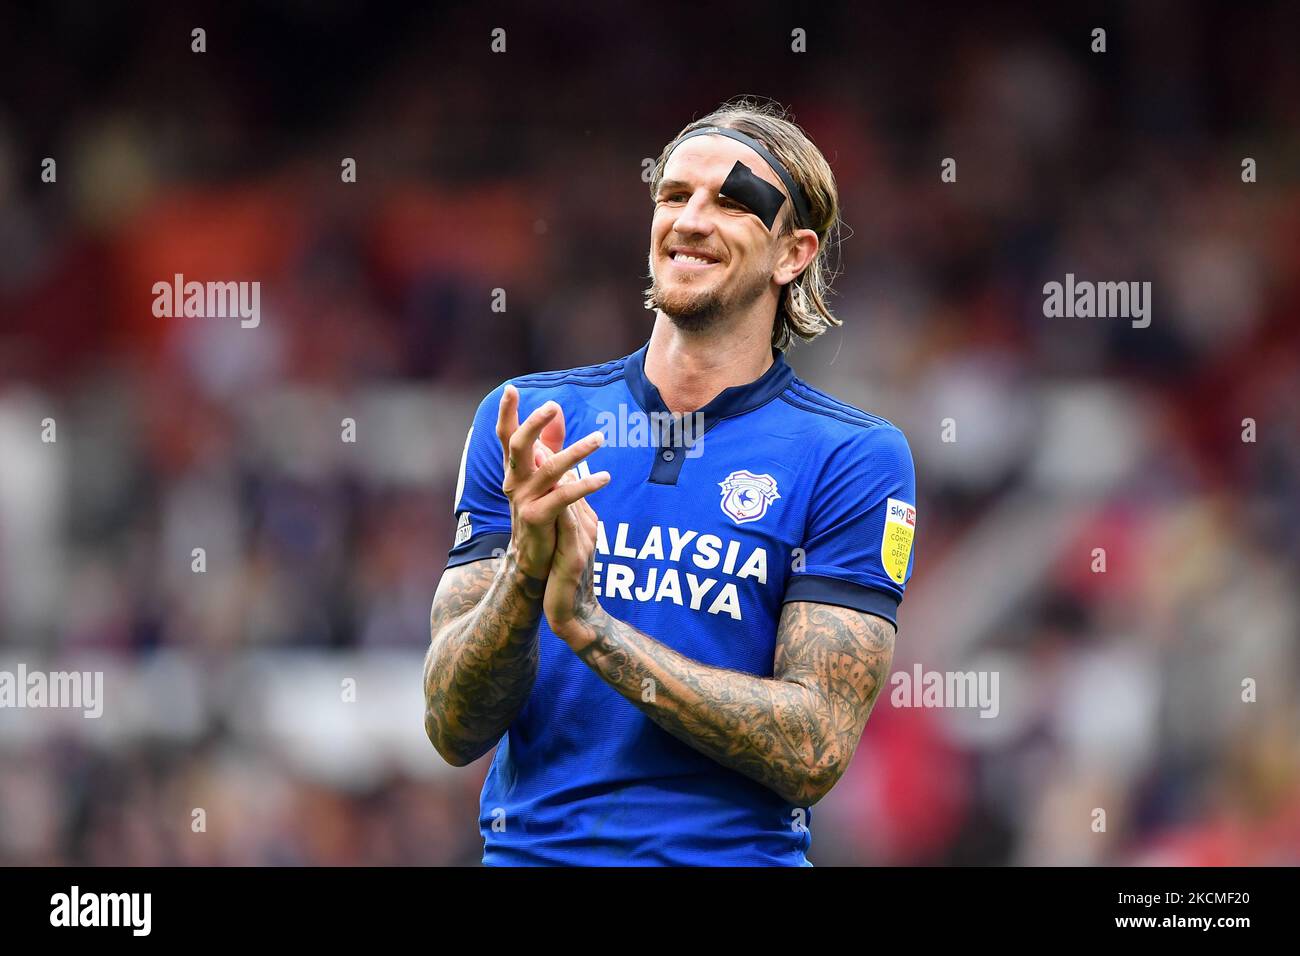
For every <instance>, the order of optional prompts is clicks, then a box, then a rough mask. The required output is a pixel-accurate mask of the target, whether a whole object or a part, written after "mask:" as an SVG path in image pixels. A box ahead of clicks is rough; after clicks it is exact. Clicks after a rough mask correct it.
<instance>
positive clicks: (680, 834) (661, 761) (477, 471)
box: [447, 346, 916, 866]
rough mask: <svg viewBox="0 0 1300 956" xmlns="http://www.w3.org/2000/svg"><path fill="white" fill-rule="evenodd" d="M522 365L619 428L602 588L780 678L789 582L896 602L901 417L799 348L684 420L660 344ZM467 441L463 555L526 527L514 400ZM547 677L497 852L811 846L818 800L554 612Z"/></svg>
mask: <svg viewBox="0 0 1300 956" xmlns="http://www.w3.org/2000/svg"><path fill="white" fill-rule="evenodd" d="M647 347H648V346H643V347H642V348H641V349H640V350H638V351H637V352H634V353H633V354H631V355H629V356H626V357H624V358H621V359H618V360H617V361H613V362H607V363H605V364H603V365H593V366H589V367H586V368H578V369H570V370H568V371H563V372H545V373H541V374H536V375H525V376H522V377H520V378H515V379H511V382H512V383H513V384H514V385H515V387H516V388H517V389H518V390H519V396H520V405H519V420H520V421H521V422H522V421H523V420H524V419H525V418H526V417H527V415H529V414H530V413H531V412H532V411H533V410H535V409H536V408H538V407H539V406H541V405H542V404H543V403H545V402H546V401H547V400H549V399H553V400H554V401H556V402H558V403H559V405H560V407H561V408H562V409H563V410H564V418H565V422H566V432H567V435H568V440H570V441H572V440H574V439H577V438H579V437H581V436H583V435H586V434H589V433H590V432H593V431H596V430H600V431H602V432H604V436H605V439H606V443H605V445H604V446H602V447H601V448H599V449H597V450H596V451H595V452H594V453H593V454H592V455H591V456H590V457H589V458H588V459H587V461H586V463H585V465H586V469H587V471H588V472H596V471H608V472H609V473H610V476H611V479H610V482H609V484H608V485H606V486H605V487H604V488H602V489H600V490H599V491H597V492H595V493H594V494H592V495H590V496H589V497H588V501H589V502H590V503H591V505H592V507H593V508H594V509H595V511H596V514H597V515H598V516H599V518H600V531H599V535H598V538H597V545H596V552H597V553H596V564H595V588H596V591H597V593H598V595H599V600H600V603H601V605H602V606H603V607H604V608H605V610H606V611H607V612H609V613H610V614H611V615H613V616H614V617H616V618H619V619H620V620H623V621H625V622H627V623H628V624H631V625H632V626H634V627H636V628H637V629H639V630H641V631H643V632H644V633H645V634H647V635H649V636H650V637H652V638H654V639H655V640H657V641H660V642H661V643H663V644H665V645H667V646H669V647H671V648H673V649H674V650H676V651H678V652H680V653H682V654H684V655H686V656H687V657H690V658H692V659H694V660H696V661H699V662H700V663H702V664H706V665H709V666H713V667H720V668H726V669H728V670H732V671H741V672H744V673H747V674H753V675H755V676H758V677H771V676H772V665H773V657H774V655H775V651H776V632H777V624H778V622H779V620H780V615H781V607H782V605H783V604H784V603H785V602H786V601H815V602H820V603H824V604H834V605H839V606H842V607H849V608H856V609H858V610H861V611H868V612H870V613H872V614H877V615H879V616H881V617H883V618H886V619H888V620H890V621H896V613H897V609H898V605H899V602H900V601H901V600H902V597H903V591H904V589H905V588H906V586H907V581H908V579H909V577H910V576H911V572H912V561H913V547H912V543H913V535H914V531H915V527H916V510H915V506H916V489H915V475H914V471H913V464H912V456H911V452H910V450H909V449H908V445H907V440H906V439H905V438H904V437H903V434H902V432H901V431H899V430H898V428H896V427H895V426H894V425H892V424H891V423H889V422H888V421H886V420H884V419H883V418H878V417H876V416H874V415H869V414H867V413H866V412H862V411H860V410H858V409H856V408H854V407H852V406H850V405H846V404H845V403H843V402H840V401H837V400H836V399H834V398H831V397H830V396H829V395H826V394H825V393H823V392H820V391H818V390H817V389H815V388H812V387H811V386H809V385H807V384H805V383H804V382H802V381H800V380H799V379H798V378H797V377H796V376H795V374H794V371H793V369H791V367H790V366H789V365H788V364H787V363H786V361H785V357H784V356H783V355H782V354H781V353H780V352H779V351H774V354H773V358H774V364H773V365H772V366H771V368H769V369H768V371H767V372H766V373H765V374H764V375H763V376H762V377H761V378H759V379H758V380H757V381H754V382H751V383H749V384H748V385H741V386H736V387H733V388H728V389H726V390H724V391H723V392H722V393H721V394H720V395H718V396H717V398H715V399H714V400H713V401H711V402H710V403H709V404H708V405H707V406H706V407H705V408H703V409H701V410H700V412H699V413H697V414H695V415H687V416H685V417H684V419H682V422H681V425H679V426H678V428H677V429H676V430H675V431H671V432H669V431H667V430H665V429H662V428H658V427H656V422H660V423H662V422H665V421H666V420H667V418H668V410H667V408H666V406H665V405H664V404H663V401H662V400H661V398H660V397H659V392H658V390H657V389H656V388H655V386H654V385H653V384H652V383H651V382H650V381H649V380H648V379H647V378H646V376H645V370H644V362H645V353H646V348H647ZM505 384H506V383H504V382H503V383H502V384H501V385H500V386H498V387H497V388H496V389H494V390H493V391H492V392H491V393H490V394H489V395H488V396H487V397H486V398H485V399H484V400H483V402H482V404H481V405H480V406H479V409H478V412H477V414H476V415H475V417H474V422H473V426H472V427H471V429H470V432H469V436H468V439H467V441H466V445H465V451H464V455H463V457H462V462H461V469H460V477H459V480H458V482H457V488H456V502H455V506H454V510H455V514H456V518H457V531H456V540H455V545H454V547H453V548H452V549H451V553H450V557H449V560H448V564H447V566H448V567H454V566H456V565H460V564H465V563H467V562H470V561H478V560H482V559H483V558H486V557H491V556H492V555H493V553H494V551H497V552H498V553H500V550H504V549H505V547H506V546H507V544H508V542H509V537H510V534H509V533H510V511H509V504H508V502H507V500H506V498H505V496H504V494H502V492H501V484H502V477H503V476H502V453H501V445H500V442H499V441H498V439H497V436H496V420H497V411H498V406H499V403H500V400H501V394H502V391H503V389H504V388H505ZM540 641H541V657H540V662H539V665H538V673H537V680H536V683H535V684H534V686H533V689H532V693H531V694H530V696H529V698H528V700H527V702H526V703H525V705H524V707H523V709H522V710H521V711H520V713H519V715H518V717H517V718H516V719H515V721H514V723H513V724H512V725H511V726H510V728H509V731H508V732H507V733H506V734H505V735H504V736H503V737H502V739H501V741H500V743H499V745H498V747H497V751H496V755H495V757H494V759H493V761H492V766H491V768H490V770H489V772H488V775H487V779H486V781H485V783H484V785H483V792H482V799H481V804H480V814H479V825H480V829H481V831H482V834H483V840H484V852H483V861H484V863H487V864H502V865H545V864H585V865H604V866H621V865H649V864H663V865H689V864H704V865H717V866H746V865H764V864H774V865H789V866H806V865H809V864H808V860H807V857H806V855H805V854H806V853H807V851H808V848H809V846H810V844H811V839H812V837H811V811H810V809H809V808H808V807H798V806H793V805H791V804H790V803H788V802H787V801H785V800H784V799H782V798H781V797H780V796H778V795H777V794H776V793H775V792H774V791H772V790H769V789H768V788H766V787H764V786H763V785H762V784H759V783H757V782H755V781H753V780H751V779H749V778H748V777H746V776H744V775H742V774H740V773H738V772H737V771H734V770H731V769H728V768H726V767H724V766H722V765H721V764H719V763H717V762H715V761H714V760H712V759H710V758H709V757H706V756H705V755H704V754H701V753H699V752H698V751H696V750H694V749H692V748H691V747H690V746H689V745H688V744H686V743H684V742H682V741H680V740H678V739H677V738H675V737H674V736H672V735H671V734H670V733H668V732H667V731H665V730H663V729H661V728H660V727H659V726H658V725H657V724H655V723H654V721H652V720H651V719H650V718H649V717H647V716H646V715H645V714H643V713H641V711H639V710H637V708H636V707H634V706H633V705H632V704H631V703H630V702H629V701H628V700H626V699H625V698H623V697H622V696H620V695H619V694H618V692H616V691H615V690H614V689H613V688H611V687H610V686H609V685H608V684H606V683H605V682H604V681H603V680H602V679H601V678H600V677H599V676H598V675H597V674H596V673H595V671H593V670H591V669H590V668H588V667H587V665H586V664H584V663H583V662H582V661H581V660H580V659H579V658H578V657H577V655H576V654H574V653H573V652H572V651H571V650H570V649H569V648H568V647H567V646H566V645H565V644H564V642H563V641H561V640H560V639H559V638H558V637H556V635H555V634H554V632H552V631H551V629H550V627H549V626H548V625H547V623H546V621H545V618H543V620H542V623H541V634H540Z"/></svg>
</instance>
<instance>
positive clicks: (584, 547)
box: [544, 501, 894, 806]
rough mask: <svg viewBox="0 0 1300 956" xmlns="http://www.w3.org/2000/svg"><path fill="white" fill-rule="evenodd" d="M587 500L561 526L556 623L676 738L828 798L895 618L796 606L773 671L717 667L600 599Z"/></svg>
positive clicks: (806, 798) (889, 648) (787, 789)
mask: <svg viewBox="0 0 1300 956" xmlns="http://www.w3.org/2000/svg"><path fill="white" fill-rule="evenodd" d="M576 507H577V510H578V511H579V513H580V520H579V522H578V528H577V533H576V534H566V533H564V531H562V532H561V534H560V536H559V541H558V546H557V549H556V553H555V561H554V563H553V565H552V568H551V574H550V577H549V579H548V580H547V585H546V596H545V598H544V608H545V611H546V616H547V621H548V623H550V625H551V628H552V630H554V631H555V633H556V634H558V635H559V636H560V637H561V638H562V639H563V640H564V641H565V643H567V644H568V645H569V647H571V648H572V649H573V650H574V652H575V653H576V654H577V655H578V656H579V657H580V658H582V660H583V661H584V662H586V664H587V665H588V666H589V667H591V668H592V670H594V671H595V672H596V673H597V674H599V675H600V676H601V677H602V678H603V679H604V680H605V681H606V682H607V683H608V684H609V685H610V686H611V687H613V688H614V689H615V690H617V691H618V692H619V693H620V694H622V695H623V696H624V697H626V698H627V699H628V700H629V701H631V702H632V703H633V704H634V705H635V706H636V707H637V708H639V709H640V710H641V711H642V712H644V713H645V714H646V715H647V716H648V717H649V718H650V719H651V720H653V721H654V722H655V723H657V724H658V725H659V726H660V727H662V728H664V729H665V730H667V731H668V732H669V733H671V734H672V735H673V736H674V737H677V738H678V739H679V740H682V741H684V742H685V743H687V744H689V745H690V746H692V747H694V748H695V749H696V750H698V751H700V752H701V753H703V754H705V755H707V756H709V757H711V758H713V759H714V760H716V761H717V762H718V763H720V764H722V765H723V766H725V767H730V768H731V769H732V770H736V771H739V772H740V773H743V774H745V775H746V776H748V777H751V778H752V779H754V780H757V781H758V782H759V783H761V784H763V785H765V786H767V787H768V788H770V789H772V790H774V791H775V792H776V793H778V794H780V795H781V796H782V797H783V798H785V799H786V800H789V801H790V802H791V803H793V804H795V805H797V806H807V805H811V804H814V803H816V802H817V801H818V800H820V799H821V798H822V797H824V796H826V794H827V793H828V792H829V791H830V789H831V787H833V786H834V785H835V783H836V781H838V780H839V778H840V776H841V775H842V774H843V773H844V770H845V768H847V767H848V765H849V760H850V759H851V758H852V756H853V751H854V750H855V749H856V747H857V745H858V740H859V738H860V737H861V736H862V730H863V728H864V727H865V726H866V722H867V717H868V715H869V714H870V713H871V707H872V705H873V704H874V703H875V700H876V696H877V695H878V694H879V692H880V689H881V687H883V686H884V684H885V681H886V680H887V679H888V675H889V665H890V662H891V660H892V658H893V654H894V625H892V624H890V623H889V622H888V621H886V620H885V619H884V618H881V617H877V616H876V615H874V614H867V613H865V612H862V611H855V610H851V609H849V608H842V607H834V606H831V605H827V604H814V603H811V602H807V601H791V602H789V603H787V604H786V605H785V607H784V608H783V609H782V612H781V622H780V625H779V627H778V630H777V642H776V657H775V661H774V665H773V676H772V677H771V678H764V677H755V676H754V675H752V674H744V673H739V672H736V671H729V670H725V669H723V668H718V667H708V666H706V665H704V664H700V663H699V662H697V661H693V660H691V659H690V658H689V657H686V656H684V655H682V654H679V653H678V652H677V651H674V650H672V649H671V648H669V647H666V646H665V645H663V644H661V643H660V642H659V641H656V640H655V639H654V638H652V637H650V636H649V635H647V634H644V633H642V632H641V631H638V630H637V629H636V628H634V627H632V626H631V625H630V624H627V623H625V622H623V621H620V620H618V619H616V618H613V617H611V616H610V615H609V614H607V613H606V612H605V610H604V609H603V608H602V607H601V606H600V603H599V601H597V600H596V597H595V593H594V590H593V588H592V564H591V562H592V559H593V557H594V536H595V521H596V517H595V513H594V512H593V511H592V510H591V508H590V505H588V504H587V503H586V502H585V501H584V502H580V503H579V504H578V505H577V506H576ZM649 689H653V691H654V693H653V694H650V693H647V691H648V690H649Z"/></svg>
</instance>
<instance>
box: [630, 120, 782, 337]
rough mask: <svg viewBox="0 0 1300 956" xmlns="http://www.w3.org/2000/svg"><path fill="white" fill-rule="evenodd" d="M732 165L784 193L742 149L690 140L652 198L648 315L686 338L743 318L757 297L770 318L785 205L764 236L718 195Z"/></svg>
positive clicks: (752, 219)
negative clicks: (663, 319)
mask: <svg viewBox="0 0 1300 956" xmlns="http://www.w3.org/2000/svg"><path fill="white" fill-rule="evenodd" d="M737 160H739V161H740V162H742V163H744V164H745V165H746V166H747V167H748V168H749V170H750V171H751V172H752V173H753V174H754V175H756V176H758V177H760V178H762V179H763V180H765V181H766V182H769V183H771V184H772V185H773V186H775V187H776V188H777V189H779V190H781V192H782V194H785V188H784V186H783V185H782V184H781V180H780V177H778V176H777V175H776V173H775V172H773V171H772V169H771V168H770V167H769V166H768V165H767V163H766V162H764V161H763V159H762V158H761V157H760V156H759V155H758V154H757V153H755V152H754V151H753V150H752V149H750V148H749V147H748V146H746V145H745V144H744V143H738V142H736V141H735V140H733V139H728V138H726V137H724V136H695V137H692V138H691V139H689V140H687V141H686V142H684V143H682V144H681V145H680V146H678V147H677V148H676V149H675V150H673V153H672V155H671V156H669V158H668V163H667V165H666V166H665V167H664V173H663V181H662V182H661V183H660V186H659V192H658V195H657V196H656V197H655V213H654V220H653V221H652V223H651V225H650V278H651V287H650V292H649V295H650V298H651V300H652V305H653V307H654V308H656V309H658V310H660V311H661V312H663V313H664V315H666V316H668V318H670V319H671V320H672V321H673V323H674V324H675V325H677V326H678V327H679V328H681V329H683V330H686V331H698V330H701V329H704V328H707V327H708V326H710V325H711V324H713V323H714V322H716V320H717V319H718V318H720V317H722V316H727V315H731V314H733V313H735V312H738V311H743V310H744V309H746V308H748V307H749V306H751V305H752V304H753V303H754V302H756V301H757V300H758V299H759V298H761V297H762V296H763V295H764V293H770V294H771V295H772V297H773V298H772V304H773V311H775V304H776V298H777V295H778V292H779V286H778V285H777V284H775V283H774V282H773V269H774V266H775V264H776V262H777V258H778V254H779V251H780V243H779V240H778V238H777V235H778V233H779V231H780V228H781V224H782V223H783V222H785V220H786V217H787V216H788V215H789V198H788V197H787V199H786V204H785V205H784V206H783V207H782V208H781V211H780V212H779V213H778V214H777V219H776V223H774V228H773V230H771V231H769V230H768V229H767V227H765V226H764V225H763V223H762V221H761V220H760V219H759V218H758V216H757V215H755V214H754V213H753V212H752V211H750V210H749V208H748V207H746V206H745V205H743V204H742V203H741V202H739V201H737V200H735V199H732V198H729V197H727V196H721V195H719V194H718V190H719V189H720V188H721V187H722V184H723V182H724V181H725V180H726V178H727V175H728V174H729V173H730V172H731V169H732V167H733V166H734V165H735V164H736V161H737Z"/></svg>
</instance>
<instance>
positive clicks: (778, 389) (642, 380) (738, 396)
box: [623, 342, 794, 431]
mask: <svg viewBox="0 0 1300 956" xmlns="http://www.w3.org/2000/svg"><path fill="white" fill-rule="evenodd" d="M649 348H650V343H649V342H647V343H646V344H645V345H643V346H641V348H639V349H637V350H636V351H635V352H633V353H632V354H631V355H629V356H628V357H627V362H626V364H625V366H624V373H623V374H624V377H625V378H626V379H627V386H628V388H629V389H631V390H632V397H633V398H635V399H636V401H637V404H638V405H640V406H641V410H642V411H644V412H647V413H653V412H667V411H668V406H667V405H665V404H664V400H663V399H662V398H660V397H659V389H657V388H655V385H654V383H653V382H651V381H650V379H648V378H646V374H645V356H646V351H647V350H648V349H649ZM792 378H794V369H792V368H791V367H790V366H789V364H787V363H786V360H785V354H784V353H783V352H781V350H780V349H775V348H774V349H772V367H771V368H769V369H768V370H767V371H766V372H764V373H763V374H762V376H761V377H760V378H758V379H756V380H755V381H752V382H750V383H749V384H747V385H733V386H731V387H730V388H724V389H723V390H722V391H721V392H720V393H719V394H718V396H717V397H716V398H715V399H713V401H711V402H709V404H707V405H705V406H704V407H703V408H701V409H700V410H699V411H700V414H702V415H703V416H704V427H705V430H706V431H707V430H708V429H710V428H712V427H713V426H714V425H715V424H716V423H717V422H719V421H721V420H722V419H724V418H731V417H732V416H734V415H743V414H744V413H745V412H749V411H753V410H754V409H756V408H759V407H760V406H762V405H766V404H767V403H768V402H770V401H771V400H772V399H774V398H776V397H777V396H778V395H780V394H781V393H782V392H783V391H785V387H786V386H787V385H789V384H790V379H792Z"/></svg>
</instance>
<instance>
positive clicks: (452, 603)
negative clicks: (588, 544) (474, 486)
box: [424, 385, 609, 767]
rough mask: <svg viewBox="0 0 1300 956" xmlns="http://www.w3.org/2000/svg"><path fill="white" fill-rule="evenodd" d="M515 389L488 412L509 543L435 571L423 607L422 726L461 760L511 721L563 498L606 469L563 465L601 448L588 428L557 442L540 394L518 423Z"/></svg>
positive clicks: (523, 686)
mask: <svg viewBox="0 0 1300 956" xmlns="http://www.w3.org/2000/svg"><path fill="white" fill-rule="evenodd" d="M518 413H519V392H518V390H517V389H515V387H514V386H513V385H508V386H507V387H506V388H505V389H504V390H503V391H502V395H501V403H500V407H499V409H498V413H497V430H496V431H497V439H498V440H499V441H500V443H501V452H502V473H503V476H504V479H503V481H502V485H501V492H502V494H503V495H504V496H505V498H506V499H507V500H508V501H509V504H510V544H509V547H507V548H506V550H505V555H504V556H503V557H500V558H492V559H484V560H481V561H473V562H471V563H469V564H464V565H460V566H458V567H454V568H450V569H448V570H447V571H446V572H444V573H443V576H442V580H441V581H440V582H439V583H438V591H437V593H436V594H435V595H434V598H433V609H432V611H430V614H429V630H430V634H431V640H430V644H429V651H428V653H427V654H426V655H425V659H424V730H425V733H427V734H428V735H429V741H430V742H431V743H432V744H433V746H434V748H435V749H437V751H438V753H440V754H441V755H442V756H443V758H444V759H445V760H446V761H447V762H448V763H450V764H452V765H454V766H457V767H462V766H464V765H465V764H467V763H471V762H472V761H474V760H477V759H478V758H479V757H481V756H483V754H485V753H487V752H488V750H490V749H491V748H492V746H493V744H495V743H496V742H497V741H498V740H500V739H501V735H502V734H503V733H505V732H506V729H507V728H508V727H509V726H510V724H511V723H512V722H513V721H514V719H515V716H516V715H517V714H518V713H519V711H520V709H521V708H522V707H523V705H524V701H526V700H527V699H528V695H529V693H530V692H531V691H532V688H533V681H534V680H535V679H536V677H537V660H538V645H537V624H538V621H539V619H540V616H541V611H542V595H543V593H544V591H545V589H546V576H547V572H548V571H549V569H550V566H551V558H552V554H553V552H554V551H555V540H556V535H557V533H558V529H559V528H560V527H568V526H569V525H570V524H571V523H572V522H573V520H574V519H573V518H572V517H571V516H570V514H569V506H570V505H571V504H573V503H574V502H575V501H577V500H579V499H581V498H582V497H583V496H584V495H587V494H590V493H591V492H593V491H595V490H597V489H598V488H602V487H604V486H605V484H607V483H608V481H609V473H608V472H604V471H602V472H597V473H596V474H594V475H590V476H588V477H586V478H579V477H578V475H577V473H576V472H574V471H572V469H573V467H574V466H575V465H577V463H578V462H580V461H582V460H583V459H584V458H586V457H587V456H588V455H590V454H591V453H592V452H593V451H595V450H596V449H597V448H599V447H600V443H601V437H602V436H601V433H600V432H593V433H592V434H590V435H588V436H587V437H586V438H584V439H582V440H581V441H577V442H574V443H573V444H572V445H570V446H569V447H568V448H565V449H563V450H562V451H561V450H560V449H561V446H562V445H563V443H564V413H563V411H562V410H561V409H560V406H559V405H557V404H556V403H555V402H546V403H545V404H544V405H542V406H541V407H540V408H538V409H537V410H536V411H534V412H533V413H532V414H531V415H529V416H528V418H527V419H526V420H525V421H524V423H523V424H522V425H521V424H520V423H519V414H518Z"/></svg>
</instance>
